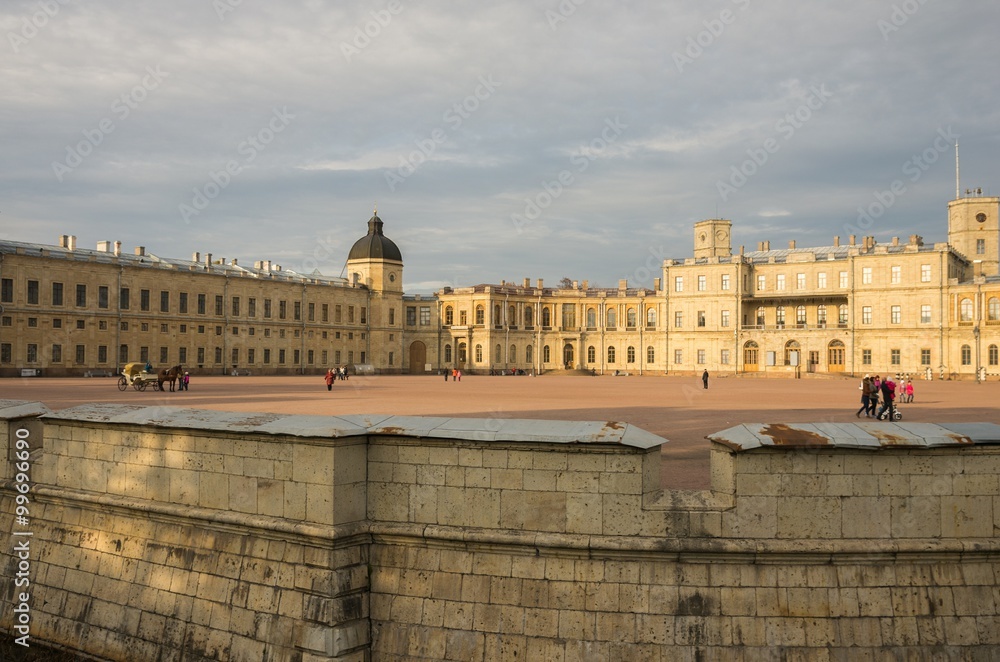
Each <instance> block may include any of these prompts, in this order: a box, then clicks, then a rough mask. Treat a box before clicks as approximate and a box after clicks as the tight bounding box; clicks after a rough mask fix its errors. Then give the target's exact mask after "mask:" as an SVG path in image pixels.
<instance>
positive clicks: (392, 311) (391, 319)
mask: <svg viewBox="0 0 1000 662" xmlns="http://www.w3.org/2000/svg"><path fill="white" fill-rule="evenodd" d="M395 324H396V309H395V308H390V309H389V326H394V325H395Z"/></svg>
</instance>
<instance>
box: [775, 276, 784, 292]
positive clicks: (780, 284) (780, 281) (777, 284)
mask: <svg viewBox="0 0 1000 662" xmlns="http://www.w3.org/2000/svg"><path fill="white" fill-rule="evenodd" d="M774 289H776V290H778V291H779V292H780V291H783V290H784V289H785V274H778V279H777V281H776V282H775V284H774Z"/></svg>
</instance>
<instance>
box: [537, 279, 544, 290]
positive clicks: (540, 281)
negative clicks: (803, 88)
mask: <svg viewBox="0 0 1000 662" xmlns="http://www.w3.org/2000/svg"><path fill="white" fill-rule="evenodd" d="M543 283H544V281H543V280H542V279H541V278H539V279H538V285H536V286H535V287H537V288H538V289H542V284H543Z"/></svg>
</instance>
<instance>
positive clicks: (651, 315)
mask: <svg viewBox="0 0 1000 662" xmlns="http://www.w3.org/2000/svg"><path fill="white" fill-rule="evenodd" d="M655 326H656V308H653V307H650V308H647V309H646V328H648V329H652V328H653V327H655Z"/></svg>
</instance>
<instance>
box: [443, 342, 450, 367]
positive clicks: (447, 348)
mask: <svg viewBox="0 0 1000 662" xmlns="http://www.w3.org/2000/svg"><path fill="white" fill-rule="evenodd" d="M444 362H445V363H451V345H445V346H444Z"/></svg>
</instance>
